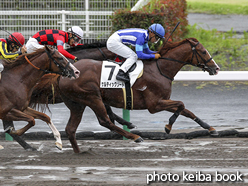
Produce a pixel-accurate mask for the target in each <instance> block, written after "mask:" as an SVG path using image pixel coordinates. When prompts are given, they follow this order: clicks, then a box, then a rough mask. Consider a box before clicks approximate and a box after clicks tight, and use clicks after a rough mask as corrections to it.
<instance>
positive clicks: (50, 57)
mask: <svg viewBox="0 0 248 186" xmlns="http://www.w3.org/2000/svg"><path fill="white" fill-rule="evenodd" d="M46 53H47V55H48V57H49V59H50V60H49V62H50V63H49V69H51V60H52V61H53V62H54V63H55V65H57V66H58V67H59V68H60V69H62V68H61V65H60V64H59V63H58V62H57V61H56V60H55V59H54V58H53V57H52V55H53V54H54V53H55V50H54V52H53V53H52V55H51V54H50V53H49V52H48V51H47V50H46ZM25 59H26V61H27V62H28V63H29V64H30V65H31V66H32V67H34V68H35V69H37V70H40V71H43V72H45V73H46V74H48V73H54V74H59V75H62V74H63V73H60V72H53V71H50V70H44V69H41V68H39V67H37V66H35V65H34V64H33V63H31V61H30V60H29V59H28V57H27V56H25ZM68 66H69V63H68V64H67V65H66V67H65V69H63V70H62V71H63V72H65V71H66V69H67V67H68Z"/></svg>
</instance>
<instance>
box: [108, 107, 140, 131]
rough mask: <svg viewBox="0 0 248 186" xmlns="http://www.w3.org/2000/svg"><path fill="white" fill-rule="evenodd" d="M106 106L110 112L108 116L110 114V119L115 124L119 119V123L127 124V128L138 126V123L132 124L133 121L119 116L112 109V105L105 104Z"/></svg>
mask: <svg viewBox="0 0 248 186" xmlns="http://www.w3.org/2000/svg"><path fill="white" fill-rule="evenodd" d="M105 108H106V110H107V114H108V116H109V119H110V120H111V122H112V123H113V124H115V121H117V122H118V123H119V124H121V125H126V126H127V128H129V129H134V128H137V126H136V125H134V124H132V123H130V122H128V121H126V120H124V119H123V118H121V117H119V116H118V115H116V114H115V113H114V112H113V111H112V109H111V107H110V106H109V105H105Z"/></svg>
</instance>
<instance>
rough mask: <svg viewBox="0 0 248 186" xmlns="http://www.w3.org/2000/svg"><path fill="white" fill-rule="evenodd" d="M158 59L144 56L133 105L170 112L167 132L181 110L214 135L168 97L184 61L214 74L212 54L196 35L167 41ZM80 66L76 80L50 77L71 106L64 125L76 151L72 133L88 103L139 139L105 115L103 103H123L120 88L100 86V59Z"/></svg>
mask: <svg viewBox="0 0 248 186" xmlns="http://www.w3.org/2000/svg"><path fill="white" fill-rule="evenodd" d="M159 53H160V54H161V56H162V57H161V58H160V59H158V60H143V63H144V72H143V76H142V77H141V78H139V79H137V81H136V82H135V84H134V85H133V87H132V90H133V109H135V110H141V109H148V110H149V112H150V113H156V112H160V111H163V110H166V111H169V112H173V115H172V116H171V117H170V119H169V124H168V125H166V127H165V130H166V132H167V133H169V132H170V131H171V128H172V125H173V123H174V122H175V121H176V119H177V117H178V116H179V115H180V114H181V115H183V116H186V117H188V118H191V119H192V120H194V121H195V122H197V123H198V124H199V125H200V126H202V127H203V128H205V129H208V130H209V132H210V134H212V135H217V132H216V130H215V129H214V128H213V127H211V126H209V125H208V124H207V123H205V122H203V121H202V120H201V119H199V118H198V117H196V116H195V115H194V114H193V113H192V112H190V111H189V110H187V109H185V106H184V104H183V102H181V101H173V100H170V95H171V86H172V81H173V78H174V76H175V75H176V74H177V72H178V71H179V70H180V69H181V68H182V67H183V66H184V65H187V64H189V65H193V66H197V67H199V68H202V69H203V70H205V71H207V72H209V74H210V75H215V74H217V73H218V71H219V67H218V65H217V64H216V63H215V61H214V60H213V59H212V58H211V56H210V54H209V53H208V51H207V50H206V49H205V48H204V47H203V45H202V44H200V43H199V41H198V40H197V39H195V38H189V39H185V40H183V41H181V42H176V43H166V44H164V46H163V47H162V48H161V50H160V51H159ZM75 66H76V67H77V68H78V69H79V70H80V77H79V78H78V79H76V80H73V81H69V80H67V79H60V80H59V81H58V79H57V78H56V77H55V78H49V79H50V80H49V81H50V83H52V84H53V85H54V86H55V87H56V86H57V88H59V89H60V94H61V96H62V99H63V101H64V103H65V104H66V106H67V107H68V108H69V109H70V113H71V115H70V119H69V121H68V124H67V126H66V133H67V135H68V137H69V140H70V142H71V144H72V147H73V150H74V152H75V153H78V152H80V150H79V147H78V145H77V142H76V138H75V133H76V130H77V127H78V125H79V123H80V121H81V118H82V115H83V112H84V110H85V107H86V106H89V107H90V108H91V109H92V110H93V111H94V113H95V114H96V117H97V119H98V121H99V123H100V124H101V125H102V126H104V127H106V128H108V129H110V130H111V131H115V132H117V133H119V134H121V135H123V136H125V137H126V138H128V139H133V140H134V141H135V142H140V141H142V138H141V137H140V136H138V135H136V134H132V133H130V132H127V131H125V130H123V129H121V128H119V127H117V126H115V125H114V124H113V123H112V122H111V120H110V119H109V117H108V116H107V112H106V109H105V107H104V103H105V104H108V105H110V106H114V107H117V108H123V107H124V99H123V93H122V90H121V89H102V88H100V74H101V68H102V61H95V60H92V59H84V60H80V61H79V62H77V63H76V64H75Z"/></svg>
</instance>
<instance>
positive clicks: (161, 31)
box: [148, 23, 165, 39]
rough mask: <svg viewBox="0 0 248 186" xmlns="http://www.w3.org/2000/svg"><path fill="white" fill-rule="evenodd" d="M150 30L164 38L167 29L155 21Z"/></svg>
mask: <svg viewBox="0 0 248 186" xmlns="http://www.w3.org/2000/svg"><path fill="white" fill-rule="evenodd" d="M148 30H150V31H151V32H153V33H154V34H155V35H157V36H158V37H160V38H161V39H164V35H165V29H164V27H163V26H162V25H161V24H158V23H154V24H152V25H151V26H150V27H149V28H148Z"/></svg>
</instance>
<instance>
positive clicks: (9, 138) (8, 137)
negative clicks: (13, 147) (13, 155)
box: [5, 132, 13, 141]
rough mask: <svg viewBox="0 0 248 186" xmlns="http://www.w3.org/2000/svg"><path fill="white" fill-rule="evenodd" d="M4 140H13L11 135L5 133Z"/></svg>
mask: <svg viewBox="0 0 248 186" xmlns="http://www.w3.org/2000/svg"><path fill="white" fill-rule="evenodd" d="M5 140H6V141H13V138H12V136H11V135H9V134H8V133H6V132H5Z"/></svg>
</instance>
